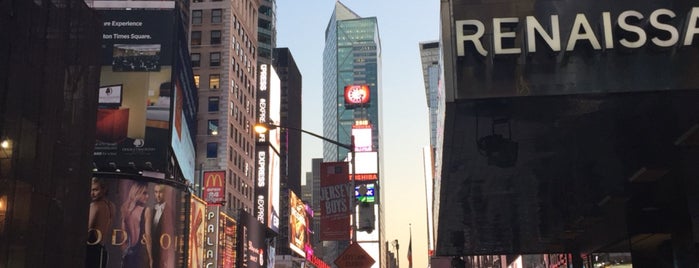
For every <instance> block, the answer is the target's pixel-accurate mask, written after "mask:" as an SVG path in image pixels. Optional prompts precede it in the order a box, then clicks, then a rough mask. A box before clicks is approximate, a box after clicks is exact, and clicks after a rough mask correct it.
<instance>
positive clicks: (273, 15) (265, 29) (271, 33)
mask: <svg viewBox="0 0 699 268" xmlns="http://www.w3.org/2000/svg"><path fill="white" fill-rule="evenodd" d="M259 14H260V15H259V18H258V20H257V56H258V59H257V61H258V62H262V63H268V64H269V63H272V57H273V53H274V49H275V48H276V47H277V1H276V0H260V9H259Z"/></svg>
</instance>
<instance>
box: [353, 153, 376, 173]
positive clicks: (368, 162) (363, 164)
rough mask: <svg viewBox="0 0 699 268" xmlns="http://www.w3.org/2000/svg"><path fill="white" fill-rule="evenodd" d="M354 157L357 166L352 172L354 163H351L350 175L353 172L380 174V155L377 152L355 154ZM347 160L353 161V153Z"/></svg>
mask: <svg viewBox="0 0 699 268" xmlns="http://www.w3.org/2000/svg"><path fill="white" fill-rule="evenodd" d="M354 155H355V157H356V159H355V161H354V162H355V164H356V165H357V166H356V167H355V168H354V170H352V166H351V165H352V163H351V162H350V173H352V171H354V172H355V173H357V174H377V173H379V154H378V153H377V152H355V153H354ZM347 159H349V160H350V161H351V159H352V154H351V153H349V154H348V156H347Z"/></svg>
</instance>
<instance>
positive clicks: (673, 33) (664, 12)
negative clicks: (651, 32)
mask: <svg viewBox="0 0 699 268" xmlns="http://www.w3.org/2000/svg"><path fill="white" fill-rule="evenodd" d="M660 16H668V17H670V18H671V19H674V18H675V12H672V10H669V9H665V8H661V9H658V10H656V11H653V13H651V14H650V19H649V20H650V25H651V26H653V27H655V28H656V29H658V30H663V31H666V32H668V33H669V34H670V38H668V39H667V40H661V39H660V38H658V37H653V38H651V42H653V44H655V45H656V46H659V47H671V46H674V45H676V44H677V42H678V41H679V40H680V34H679V32H678V31H677V29H676V28H675V27H674V26H672V25H670V24H664V23H661V22H660V21H659V20H658V17H660Z"/></svg>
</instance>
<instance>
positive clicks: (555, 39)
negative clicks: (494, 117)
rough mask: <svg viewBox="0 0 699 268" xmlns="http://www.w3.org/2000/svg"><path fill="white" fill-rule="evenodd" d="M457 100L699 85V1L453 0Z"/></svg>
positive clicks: (449, 55)
mask: <svg viewBox="0 0 699 268" xmlns="http://www.w3.org/2000/svg"><path fill="white" fill-rule="evenodd" d="M443 5H449V7H448V8H449V11H450V13H451V14H453V16H443V18H442V20H443V25H444V26H445V27H448V28H451V31H443V33H442V34H443V38H442V39H443V40H444V51H445V52H444V53H445V89H447V91H446V93H447V100H452V99H474V98H490V97H509V96H533V95H561V94H580V93H606V92H636V91H654V90H673V89H677V90H681V89H693V88H697V87H699V78H696V75H688V74H693V73H696V72H697V71H698V70H696V69H697V67H695V66H696V64H695V62H694V61H693V60H692V59H693V58H696V57H699V47H698V46H699V25H698V24H699V3H695V2H693V1H689V0H669V1H668V0H650V1H643V2H638V1H631V0H619V1H606V2H599V1H592V0H581V1H564V2H560V1H537V2H536V4H533V3H532V4H525V3H522V2H521V1H515V0H509V1H507V0H506V1H498V2H497V3H496V4H493V3H484V2H483V1H475V0H451V1H447V2H443Z"/></svg>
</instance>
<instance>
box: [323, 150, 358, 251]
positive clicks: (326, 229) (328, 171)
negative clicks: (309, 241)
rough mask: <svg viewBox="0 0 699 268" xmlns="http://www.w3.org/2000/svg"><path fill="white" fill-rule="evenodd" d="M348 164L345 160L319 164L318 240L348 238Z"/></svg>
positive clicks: (349, 212)
mask: <svg viewBox="0 0 699 268" xmlns="http://www.w3.org/2000/svg"><path fill="white" fill-rule="evenodd" d="M348 174H349V165H348V163H347V162H325V163H321V164H320V215H321V216H320V229H321V230H320V240H323V241H331V240H349V239H350V214H351V209H350V203H349V202H350V193H351V189H350V188H351V186H350V185H349V180H348V178H349V175H348Z"/></svg>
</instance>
